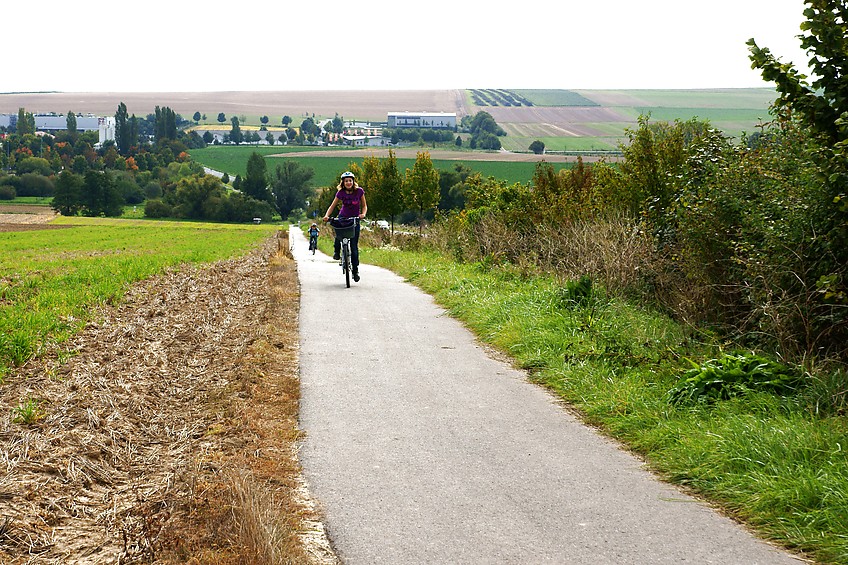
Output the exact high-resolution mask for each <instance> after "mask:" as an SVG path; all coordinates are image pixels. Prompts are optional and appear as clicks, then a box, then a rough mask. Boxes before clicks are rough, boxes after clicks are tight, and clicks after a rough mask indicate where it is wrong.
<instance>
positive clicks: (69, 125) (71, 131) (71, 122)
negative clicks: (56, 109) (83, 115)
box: [65, 110, 77, 140]
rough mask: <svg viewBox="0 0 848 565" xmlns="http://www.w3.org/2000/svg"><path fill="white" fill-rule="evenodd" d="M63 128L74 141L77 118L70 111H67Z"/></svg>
mask: <svg viewBox="0 0 848 565" xmlns="http://www.w3.org/2000/svg"><path fill="white" fill-rule="evenodd" d="M65 128H66V129H67V130H68V135H69V136H70V138H71V139H72V140H73V139H76V137H77V116H76V114H74V113H73V112H71V111H70V110H68V116H67V118H65Z"/></svg>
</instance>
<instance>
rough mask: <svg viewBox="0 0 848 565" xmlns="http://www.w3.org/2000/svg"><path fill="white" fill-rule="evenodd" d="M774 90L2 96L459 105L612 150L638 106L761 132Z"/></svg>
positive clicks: (540, 135) (320, 110)
mask: <svg viewBox="0 0 848 565" xmlns="http://www.w3.org/2000/svg"><path fill="white" fill-rule="evenodd" d="M775 96H776V93H775V91H774V90H773V89H771V88H754V89H715V90H521V89H511V90H507V89H471V90H409V91H402V90H398V91H368V90H361V91H306V90H305V91H285V92H270V91H268V92H170V93H169V92H160V93H155V92H153V93H121V92H115V93H58V92H54V93H30V94H18V93H16V94H0V113H16V112H17V111H18V109H19V108H26V110H27V111H28V112H56V113H62V114H65V113H67V112H68V111H69V110H72V111H74V112H78V113H94V114H99V115H112V114H114V113H115V110H116V109H117V107H118V104H119V103H121V102H124V104H126V106H127V110H128V112H129V113H130V114H135V115H137V116H146V115H147V114H149V113H152V112H153V111H154V109H155V107H156V106H168V107H170V108H171V109H172V110H174V111H175V112H177V113H178V114H181V115H182V116H183V117H186V118H190V117H191V116H192V115H193V114H194V113H195V112H200V113H201V114H205V115H206V123H214V122H215V119H216V118H217V116H218V114H219V113H220V112H223V113H224V114H225V115H226V117H227V122H226V123H227V125H229V118H230V117H231V116H234V115H236V116H242V117H245V118H246V119H247V123H248V124H250V123H254V124H257V125H258V124H259V117H260V116H263V115H267V116H268V117H269V118H270V121H269V125H278V124H280V122H281V118H282V116H285V115H287V116H290V117H291V118H292V119H293V121H294V123H295V124H298V123H300V121H301V120H302V119H303V118H305V117H307V116H314V117H333V116H335V115H336V114H338V115H339V116H341V117H343V118H344V119H346V120H353V119H355V120H360V121H378V122H379V121H385V120H386V114H387V113H388V112H391V111H405V110H407V111H439V112H456V113H457V114H458V115H459V116H463V115H467V114H474V113H476V112H478V111H480V110H485V111H487V112H489V113H490V114H492V116H493V117H494V118H495V120H496V121H497V122H498V123H499V124H500V125H501V126H502V127H503V128H504V129H505V130H506V131H507V133H508V136H507V137H506V138H503V139H502V142H503V144H504V148H505V149H508V150H511V151H526V150H527V147H528V146H529V145H530V143H531V142H532V141H534V140H537V139H538V140H541V141H543V142H544V143H545V145H546V147H547V148H548V149H549V150H560V151H562V150H593V149H600V150H608V149H615V148H616V147H617V145H618V144H619V143H620V142H621V141H623V140H624V139H625V130H626V129H627V128H633V127H635V125H636V123H637V119H638V117H639V115H640V114H650V115H651V117H652V119H657V120H668V121H673V120H674V119H681V120H686V119H690V118H693V117H698V118H700V119H707V120H709V121H710V122H711V123H712V124H713V125H714V126H715V127H718V128H719V129H721V130H722V131H724V132H726V133H727V134H728V135H732V136H734V137H735V136H739V135H741V134H742V133H743V132H752V131H754V129H755V127H756V125H757V124H758V123H759V122H760V121H761V120H764V119H768V107H769V104H770V103H771V102H772V101H773V100H774V98H775Z"/></svg>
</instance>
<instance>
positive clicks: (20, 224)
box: [0, 204, 69, 232]
mask: <svg viewBox="0 0 848 565" xmlns="http://www.w3.org/2000/svg"><path fill="white" fill-rule="evenodd" d="M55 217H56V212H54V211H53V209H52V208H48V207H47V206H36V205H32V206H30V205H26V204H0V232H8V231H31V230H43V229H61V228H66V227H69V226H54V225H50V224H49V222H50V221H51V220H52V219H54V218H55Z"/></svg>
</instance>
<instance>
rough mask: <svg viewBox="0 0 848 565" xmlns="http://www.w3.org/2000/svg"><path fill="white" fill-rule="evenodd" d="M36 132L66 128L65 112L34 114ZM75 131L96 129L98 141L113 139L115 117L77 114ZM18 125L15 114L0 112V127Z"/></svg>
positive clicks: (52, 131)
mask: <svg viewBox="0 0 848 565" xmlns="http://www.w3.org/2000/svg"><path fill="white" fill-rule="evenodd" d="M33 118H34V120H35V131H36V132H49V133H56V132H57V131H64V130H66V129H67V128H68V117H67V116H66V115H65V114H55V113H50V114H35V115H34V116H33ZM76 119H77V131H97V132H98V143H99V144H102V143H104V142H105V141H110V140H111V141H114V140H115V117H114V116H105V117H104V116H95V115H93V114H87V115H77V116H76ZM17 125H18V115H17V114H0V127H5V128H14V127H17Z"/></svg>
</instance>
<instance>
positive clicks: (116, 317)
mask: <svg viewBox="0 0 848 565" xmlns="http://www.w3.org/2000/svg"><path fill="white" fill-rule="evenodd" d="M286 252H287V243H286V242H285V241H278V240H277V239H276V238H271V239H269V240H268V241H267V242H266V244H265V245H264V247H263V248H262V249H261V250H258V251H256V252H254V253H252V254H250V255H249V256H247V257H245V258H242V259H237V260H231V261H224V262H220V263H216V264H214V265H212V266H208V267H206V268H197V267H192V268H188V267H186V268H183V269H180V270H175V271H172V272H169V273H167V274H165V275H162V276H160V277H156V278H154V279H151V280H148V281H146V282H144V283H141V284H139V285H137V286H135V287H133V288H132V289H131V291H130V292H129V293H128V295H127V296H126V299H125V301H124V302H123V303H122V304H120V305H119V306H117V307H116V308H106V309H104V310H102V311H101V312H99V314H98V316H97V317H96V320H97V321H96V322H94V323H91V324H89V326H88V327H86V328H85V329H84V330H83V332H81V333H80V334H79V335H78V336H76V337H75V338H73V340H72V342H71V343H70V344H67V347H68V349H69V350H70V351H71V352H72V353H73V356H72V357H71V358H70V359H69V360H67V361H66V362H64V363H59V362H58V360H57V359H59V358H60V356H59V355H58V352H57V355H53V356H45V357H42V358H41V360H40V361H31V362H30V363H28V364H27V365H25V366H24V367H22V368H21V369H20V370H18V371H15V372H14V373H12V374H11V375H10V376H9V377H8V378H7V379H6V382H5V383H4V384H3V386H2V387H0V398H2V402H3V405H4V406H7V407H8V406H18V405H19V404H20V403H21V402H22V401H23V400H24V399H35V400H37V402H38V406H39V407H40V408H41V409H42V410H43V417H42V418H41V419H40V420H39V421H37V422H35V423H33V424H31V425H24V424H21V423H14V422H13V421H12V420H11V419H10V418H6V419H3V420H2V421H0V463H2V465H3V469H4V471H5V473H4V474H3V476H2V478H0V493H2V496H0V513H2V515H3V516H4V517H5V518H4V519H3V520H2V521H0V561H2V562H4V563H68V562H73V563H103V562H113V563H116V562H121V563H139V562H150V561H155V562H159V563H168V562H185V561H186V560H187V559H190V558H194V561H193V562H195V563H217V564H227V563H287V562H302V563H310V562H312V563H327V562H333V560H334V559H335V558H334V556H333V555H332V552H331V551H330V550H329V548H328V545H327V543H326V539H325V538H323V537H321V536H320V535H317V536H316V533H315V532H316V531H317V532H319V533H320V531H321V530H320V522H318V521H317V517H316V516H315V513H314V511H312V510H311V509H310V508H309V506H308V501H307V500H305V497H304V493H305V490H304V489H303V485H302V483H301V481H300V478H299V467H298V464H297V460H296V455H295V444H296V439H297V434H298V431H297V427H296V426H297V420H296V418H297V403H298V397H299V388H298V386H299V385H298V380H297V339H298V337H297V330H296V328H297V304H298V299H297V296H298V287H297V275H296V270H295V267H294V263H293V261H292V259H291V258H290V256H287V255H286Z"/></svg>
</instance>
